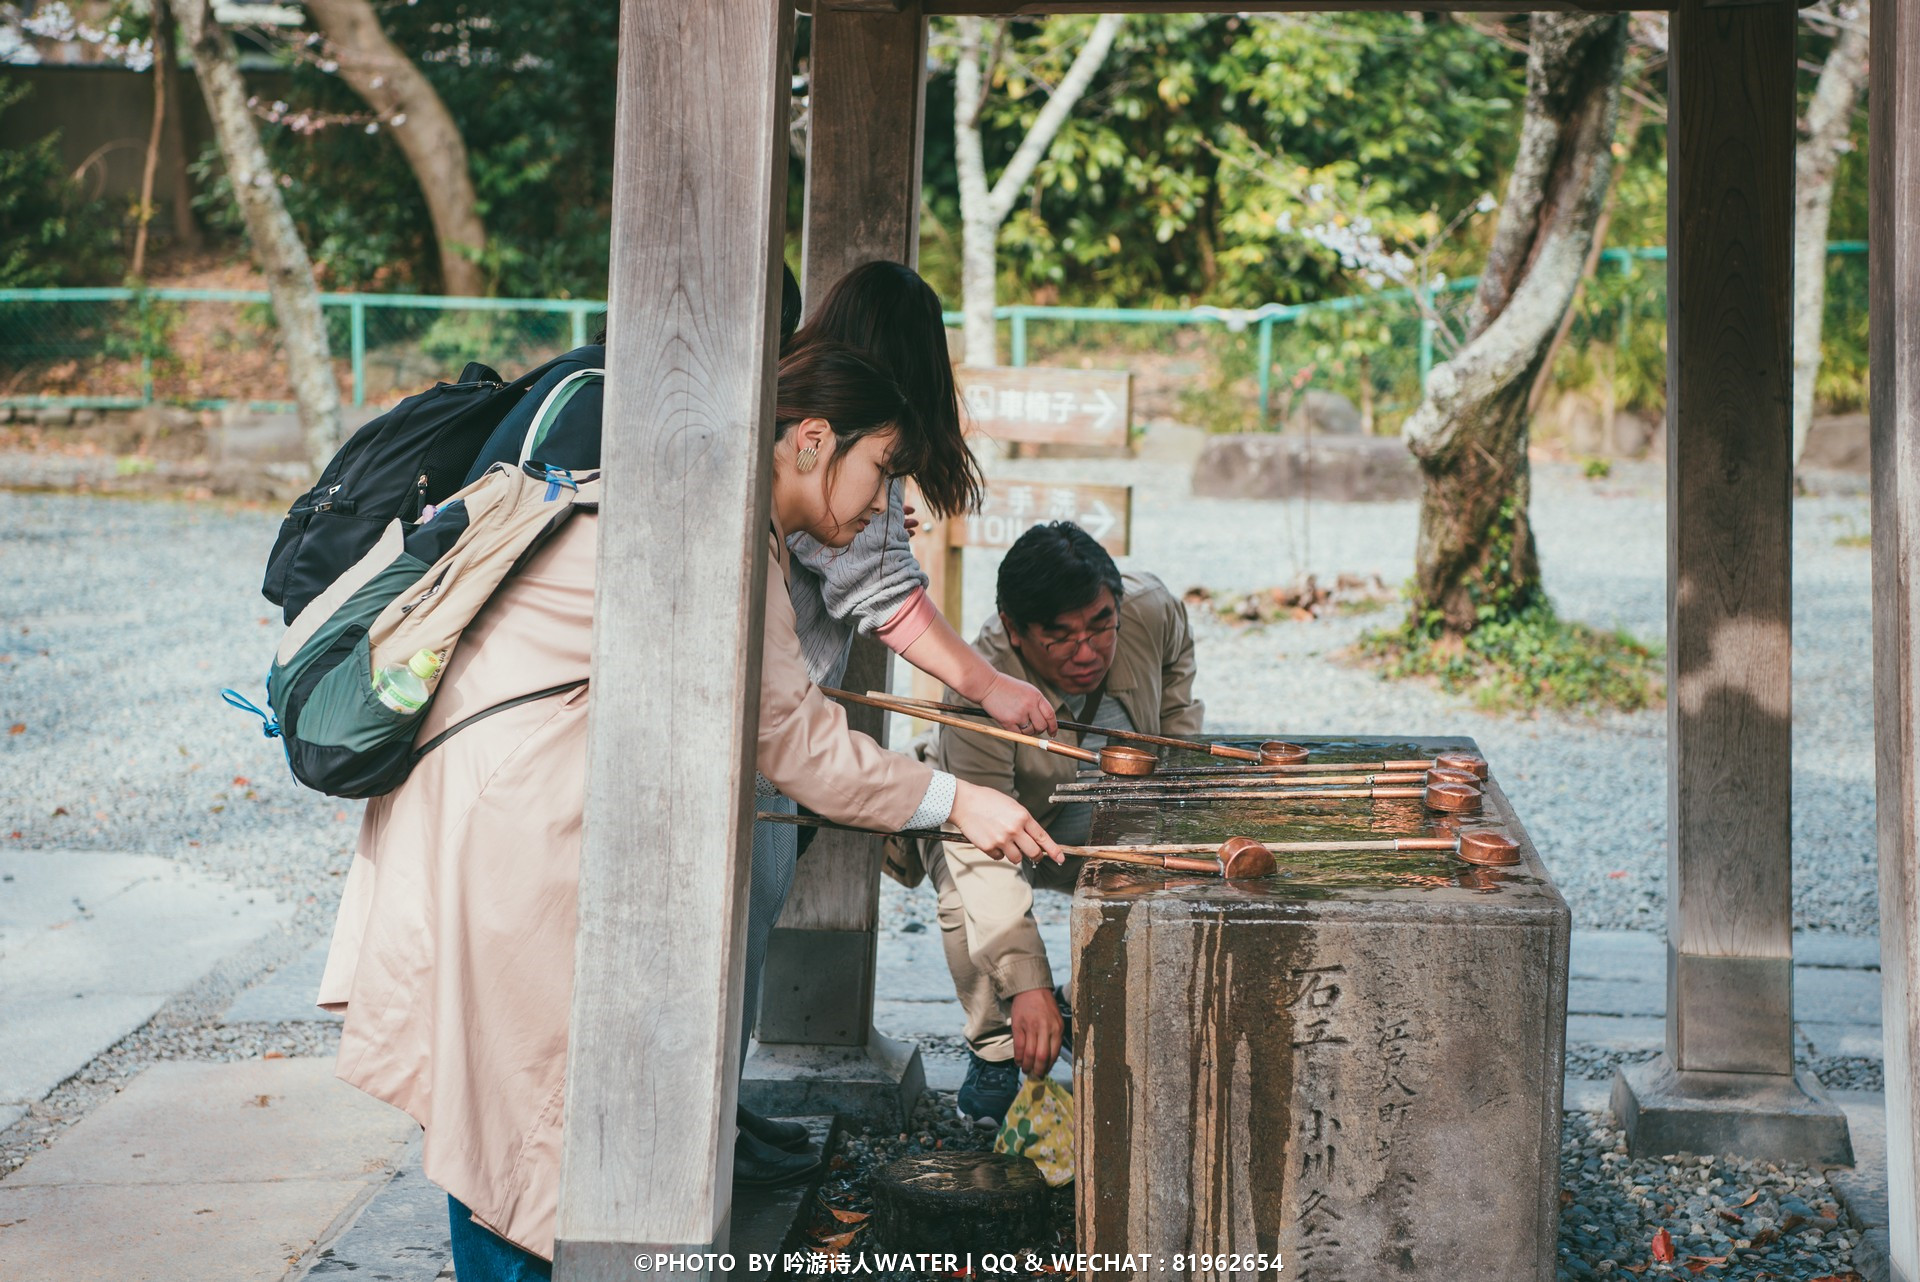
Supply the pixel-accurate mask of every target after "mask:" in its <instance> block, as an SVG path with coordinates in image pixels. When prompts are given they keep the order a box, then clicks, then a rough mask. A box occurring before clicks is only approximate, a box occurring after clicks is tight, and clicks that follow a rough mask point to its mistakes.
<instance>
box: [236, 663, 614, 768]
mask: <svg viewBox="0 0 1920 1282" xmlns="http://www.w3.org/2000/svg"><path fill="white" fill-rule="evenodd" d="M586 684H587V679H586V678H585V677H581V678H580V679H579V680H578V681H569V682H567V683H566V684H564V685H557V686H548V687H547V688H546V689H545V690H535V691H534V692H533V693H532V694H523V695H521V696H520V697H519V698H517V699H508V700H507V701H506V702H504V703H496V704H494V705H493V706H492V707H491V708H482V709H481V710H480V711H478V712H476V713H474V714H473V715H472V716H470V717H462V718H461V719H460V720H458V721H456V722H454V723H453V724H452V725H450V726H448V727H447V728H446V729H445V730H442V731H441V732H440V733H439V734H437V735H435V736H433V738H431V739H429V740H427V741H426V742H425V743H423V744H421V745H420V746H419V747H418V748H415V749H414V750H413V764H414V765H419V764H420V758H422V757H424V756H426V755H427V754H428V753H429V752H432V751H433V750H434V749H435V748H438V747H439V746H440V745H441V744H443V743H445V742H446V741H447V740H449V739H451V738H453V736H454V735H456V734H458V733H459V732H460V731H462V730H465V729H466V728H467V727H468V726H470V725H472V724H473V723H474V722H476V721H485V720H486V719H487V718H488V717H490V716H492V715H493V714H494V713H496V712H505V711H506V710H507V709H508V708H517V707H519V706H520V705H522V704H526V703H533V702H535V701H537V700H540V699H551V698H552V697H553V696H554V695H556V694H566V693H567V692H568V691H570V690H578V689H579V688H580V687H581V686H583V685H586ZM229 702H231V701H229Z"/></svg>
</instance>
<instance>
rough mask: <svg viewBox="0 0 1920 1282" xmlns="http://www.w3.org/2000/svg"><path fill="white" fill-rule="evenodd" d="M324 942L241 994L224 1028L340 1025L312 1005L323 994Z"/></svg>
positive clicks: (226, 1016) (224, 1020) (225, 1018)
mask: <svg viewBox="0 0 1920 1282" xmlns="http://www.w3.org/2000/svg"><path fill="white" fill-rule="evenodd" d="M331 943H332V941H331V940H327V939H323V940H321V941H320V942H319V943H317V944H315V945H314V946H313V947H312V948H309V949H308V950H307V951H306V952H304V953H301V954H300V955H299V956H298V957H295V958H294V959H293V960H292V961H289V962H287V963H286V964H285V965H284V966H281V967H280V968H279V969H277V970H273V971H270V972H268V974H267V975H266V976H265V977H264V978H263V979H261V980H259V981H258V982H257V983H255V984H254V985H253V986H252V987H251V988H248V989H246V990H244V991H243V992H241V993H240V994H239V995H238V996H237V997H235V998H234V999H233V1004H232V1005H231V1006H229V1007H227V1010H226V1013H225V1014H224V1015H222V1016H221V1017H220V1022H221V1023H222V1024H252V1023H273V1024H286V1023H300V1022H304V1021H308V1020H311V1021H314V1022H316V1023H334V1024H337V1023H339V1022H340V1020H341V1017H340V1016H339V1015H338V1014H336V1013H334V1012H333V1011H328V1010H321V1009H320V1008H319V1007H318V1006H315V1005H314V1004H313V999H314V998H315V997H316V996H318V995H319V992H320V976H321V974H322V973H323V972H325V970H326V969H327V948H328V946H329V945H330V944H331Z"/></svg>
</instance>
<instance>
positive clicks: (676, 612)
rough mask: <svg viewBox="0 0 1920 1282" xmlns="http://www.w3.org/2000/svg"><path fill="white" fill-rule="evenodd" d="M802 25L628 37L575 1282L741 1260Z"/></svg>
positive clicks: (573, 1133) (640, 32)
mask: <svg viewBox="0 0 1920 1282" xmlns="http://www.w3.org/2000/svg"><path fill="white" fill-rule="evenodd" d="M792 21H793V20H792V13H791V7H790V6H789V5H788V4H786V3H784V2H783V0H694V2H692V3H687V4H680V5H660V4H651V3H646V2H645V0H626V3H625V4H624V5H623V6H622V12H621V15H620V59H619V104H618V125H617V132H616V156H615V165H614V216H613V254H612V261H613V273H612V280H611V291H610V306H609V317H610V319H611V321H612V332H611V335H610V339H611V343H610V351H609V357H610V359H609V361H608V369H609V371H610V373H609V378H608V389H607V400H608V404H607V414H606V421H607V425H608V430H607V432H606V439H605V445H604V462H605V471H606V477H607V490H608V502H607V504H606V507H605V508H604V510H603V511H602V514H601V516H600V562H599V565H600V568H599V583H600V587H601V589H602V590H601V591H600V592H599V594H598V597H597V600H596V603H595V620H594V649H593V681H594V691H595V694H594V699H593V709H592V713H591V721H590V729H589V744H590V746H589V749H588V754H587V813H586V839H585V844H584V847H583V849H582V852H581V860H580V898H579V921H580V926H579V943H578V949H577V953H576V957H575V963H574V993H573V1012H572V1024H571V1032H570V1037H571V1041H570V1045H569V1048H568V1060H567V1089H566V1099H565V1139H564V1143H563V1148H562V1159H561V1176H560V1210H559V1219H558V1225H557V1238H558V1241H557V1242H556V1244H555V1266H556V1271H555V1276H556V1277H558V1278H561V1279H565V1280H566V1282H597V1280H599V1279H614V1278H631V1277H633V1276H634V1269H633V1259H634V1257H635V1255H636V1254H638V1253H639V1252H640V1251H641V1250H642V1249H643V1248H644V1249H647V1250H653V1249H669V1250H673V1249H677V1250H681V1251H688V1250H691V1251H707V1250H711V1249H713V1244H714V1243H721V1244H723V1245H722V1248H721V1249H724V1243H725V1241H726V1237H727V1232H728V1214H729V1209H730V1198H731V1190H732V1161H733V1108H734V1099H733V1096H734V1069H735V1065H737V1064H738V1062H739V1060H738V1053H739V1051H738V1042H737V1039H738V1037H739V1026H740V1019H739V1013H740V1000H741V998H740V992H741V981H742V969H741V965H742V958H741V949H740V947H739V938H740V935H741V933H742V932H743V930H744V928H745V921H746V904H747V901H746V884H747V866H748V857H749V849H750V846H749V839H750V831H751V829H750V822H751V802H752V796H751V793H752V782H753V758H754V728H755V723H756V720H757V717H758V712H759V690H760V637H761V631H760V630H761V621H762V614H763V610H764V599H763V595H762V594H763V592H764V590H765V584H766V574H767V556H766V553H767V528H768V527H767V506H768V490H767V487H768V479H769V470H770V464H769V462H768V459H769V458H770V456H771V447H770V437H771V434H772V404H773V374H774V352H775V344H776V341H777V326H778V306H779V303H778V300H779V297H780V287H779V282H780V276H779V271H780V260H779V246H780V241H781V222H782V217H783V213H784V210H785V205H786V165H787V117H788V98H789V93H790V90H789V84H790V80H789V76H790V71H789V65H790V58H791V45H792ZM688 530H698V531H699V537H697V538H689V537H687V531H688ZM557 1102H558V1101H556V1103H557ZM667 1271H668V1272H670V1273H675V1274H679V1275H682V1276H700V1277H705V1276H707V1275H709V1274H710V1273H711V1272H713V1271H714V1270H713V1269H712V1268H710V1267H703V1266H700V1265H697V1264H696V1265H693V1266H683V1267H679V1268H671V1269H669V1270H667Z"/></svg>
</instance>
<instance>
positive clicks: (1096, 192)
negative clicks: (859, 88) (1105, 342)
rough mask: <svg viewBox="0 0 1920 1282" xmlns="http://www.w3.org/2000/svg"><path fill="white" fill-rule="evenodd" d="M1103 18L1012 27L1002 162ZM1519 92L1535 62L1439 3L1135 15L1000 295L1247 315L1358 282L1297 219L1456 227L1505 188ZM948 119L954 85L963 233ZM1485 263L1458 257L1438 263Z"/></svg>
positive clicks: (941, 196) (942, 158) (1003, 85)
mask: <svg viewBox="0 0 1920 1282" xmlns="http://www.w3.org/2000/svg"><path fill="white" fill-rule="evenodd" d="M1089 25H1090V23H1089V20H1087V19H1079V18H1073V19H1065V18H1058V19H1054V20H1052V21H1048V22H1041V21H1035V20H1026V19H1018V20H1014V21H1012V22H1011V23H1010V25H1009V40H1008V48H1007V55H1006V56H1005V57H1004V58H1003V59H1002V60H1001V61H1000V63H999V64H998V66H997V68H996V71H995V78H994V92H993V94H992V96H991V97H990V99H989V101H988V106H987V114H986V120H985V143H986V148H987V155H988V168H989V171H990V173H997V172H998V171H999V169H1000V168H1001V167H1002V166H1003V165H1004V164H1005V163H1006V161H1007V160H1008V158H1009V157H1010V156H1011V155H1012V153H1013V150H1014V148H1015V147H1016V146H1017V145H1018V143H1019V140H1020V139H1021V138H1022V137H1024V136H1025V134H1026V132H1027V130H1028V128H1029V127H1030V126H1031V124H1032V122H1033V119H1034V117H1035V116H1036V115H1037V114H1038V113H1039V110H1040V108H1041V107H1042V105H1044V103H1045V100H1046V95H1045V93H1044V92H1042V91H1041V88H1040V84H1041V82H1043V81H1044V82H1045V83H1047V84H1052V83H1055V82H1057V81H1058V79H1059V77H1060V76H1061V75H1063V74H1064V72H1065V70H1066V67H1067V66H1068V65H1069V64H1070V63H1071V61H1072V58H1073V55H1074V53H1075V52H1076V51H1077V50H1078V49H1079V47H1080V45H1081V43H1082V42H1083V41H1084V39H1085V36H1086V32H1087V29H1088V26H1089ZM1523 82H1524V59H1523V58H1522V57H1521V56H1520V55H1518V54H1516V53H1514V52H1513V51H1512V50H1510V49H1508V48H1506V47H1505V46H1503V45H1501V44H1500V43H1498V42H1496V41H1495V40H1493V39H1491V38H1489V37H1488V36H1486V35H1484V34H1482V33H1481V32H1480V31H1478V30H1476V29H1474V28H1472V27H1469V26H1466V25H1464V24H1461V23H1458V22H1455V21H1453V20H1451V19H1450V18H1447V17H1445V16H1440V15H1431V14H1429V15H1420V14H1383V13H1366V14H1324V15H1322V14H1316V15H1295V14H1284V15H1271V16H1257V17H1247V16H1234V15H1218V16H1209V15H1177V16H1165V17H1160V16H1136V17H1134V18H1133V19H1131V20H1130V21H1129V23H1128V25H1127V26H1126V28H1125V29H1124V30H1123V31H1122V34H1121V36H1120V38H1119V40H1118V42H1117V43H1116V45H1115V47H1114V50H1113V52H1112V54H1111V55H1109V57H1108V60H1107V62H1106V65H1105V66H1103V67H1102V68H1101V71H1100V73H1099V74H1098V76H1097V77H1096V78H1095V81H1094V83H1093V85H1092V87H1091V88H1090V89H1089V90H1088V93H1087V96H1086V97H1085V98H1084V99H1083V100H1082V101H1081V104H1080V105H1079V107H1078V108H1077V109H1076V110H1075V112H1074V113H1073V115H1072V116H1071V117H1070V118H1069V119H1068V121H1067V123H1066V124H1065V126H1063V127H1062V129H1061V130H1060V133H1059V135H1058V136H1057V137H1056V138H1055V140H1054V142H1053V145H1052V146H1051V147H1050V148H1049V150H1048V152H1047V155H1046V157H1045V158H1044V159H1043V160H1042V161H1041V163H1040V165H1039V167H1038V169H1037V170H1036V171H1035V176H1034V182H1033V186H1032V190H1031V191H1030V192H1029V193H1028V195H1027V197H1026V199H1025V200H1024V201H1023V203H1022V204H1021V205H1019V206H1018V207H1016V210H1015V212H1014V214H1013V215H1012V216H1011V217H1010V218H1009V219H1008V220H1007V224H1006V226H1005V227H1004V228H1003V229H1002V231H1001V237H1000V247H1001V251H1002V262H1003V271H1004V275H1005V277H1006V286H1007V288H1006V289H1005V290H1004V291H1003V296H1005V297H1009V298H1013V297H1023V296H1024V297H1040V298H1049V299H1051V298H1057V299H1059V300H1061V301H1073V302H1084V303H1107V302H1118V303H1124V304H1127V305H1136V306H1137V305H1141V304H1143V303H1145V302H1147V301H1149V300H1188V301H1191V300H1198V299H1204V300H1205V301H1207V302H1211V303H1215V304H1218V305H1232V306H1243V305H1257V304H1259V303H1265V302H1273V301H1279V302H1292V301H1302V300H1307V299H1314V298H1321V297H1329V296H1333V295H1338V294H1343V293H1347V292H1350V291H1351V290H1352V289H1353V288H1354V284H1353V282H1351V281H1350V280H1349V274H1350V269H1349V268H1347V267H1343V265H1342V263H1341V261H1340V256H1339V254H1338V253H1337V252H1335V251H1331V250H1329V249H1327V248H1325V247H1324V246H1322V245H1320V244H1318V243H1316V242H1315V241H1314V240H1312V239H1311V238H1308V237H1305V236H1303V235H1302V234H1301V228H1303V227H1304V226H1306V225H1307V224H1309V223H1312V222H1316V221H1326V222H1329V223H1338V222H1340V221H1341V220H1347V219H1350V218H1352V217H1353V216H1356V215H1363V216H1365V217H1367V218H1370V219H1371V220H1372V221H1373V224H1374V226H1375V229H1376V230H1378V231H1381V232H1383V233H1384V234H1385V235H1386V236H1387V237H1388V239H1389V240H1390V241H1391V242H1393V243H1395V244H1400V243H1411V242H1413V241H1418V240H1422V239H1424V238H1426V237H1429V236H1431V235H1433V234H1434V233H1436V232H1438V231H1439V230H1440V229H1441V228H1442V227H1443V226H1444V225H1445V224H1446V223H1447V222H1448V221H1449V220H1450V219H1451V218H1452V216H1453V215H1454V214H1455V213H1456V212H1457V211H1459V210H1461V209H1463V208H1467V207H1470V206H1471V205H1472V204H1473V203H1474V202H1475V200H1476V199H1477V198H1478V197H1479V196H1480V195H1481V194H1482V193H1484V192H1488V191H1497V190H1498V175H1499V170H1500V168H1501V166H1502V165H1504V164H1505V163H1506V160H1507V157H1508V154H1509V152H1510V150H1511V147H1512V141H1513V136H1514V126H1515V123H1516V122H1517V119H1518V112H1519V104H1520V99H1521V93H1520V91H1521V89H1522V87H1523ZM952 111H953V108H952V88H951V78H950V77H947V76H941V77H939V78H937V79H936V80H935V82H934V83H933V85H932V86H931V87H930V92H929V124H928V132H927V153H926V154H927V169H926V185H927V200H928V207H929V210H930V213H931V215H932V217H933V218H934V219H935V220H937V221H938V222H939V223H941V224H943V225H944V226H945V227H952V228H957V227H958V226H959V196H958V191H957V187H956V185H955V180H954V178H953V172H954V171H953V166H952V160H951V154H952V142H951V139H952ZM934 257H935V258H936V259H937V260H940V261H942V262H944V261H949V260H948V259H947V255H945V254H941V255H936V256H934ZM1477 257H1478V252H1477V251H1473V250H1469V249H1466V248H1460V249H1457V250H1454V251H1450V254H1449V261H1448V262H1443V263H1441V264H1440V265H1441V266H1443V267H1446V268H1447V269H1448V270H1455V269H1457V268H1459V267H1463V266H1464V267H1465V268H1466V270H1471V266H1470V264H1471V263H1472V262H1473V261H1474V260H1476V259H1477ZM940 283H942V284H944V285H945V286H946V287H947V288H949V289H950V288H952V287H953V286H955V285H957V276H956V279H954V280H952V281H946V282H940Z"/></svg>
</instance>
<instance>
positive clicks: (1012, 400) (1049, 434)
mask: <svg viewBox="0 0 1920 1282" xmlns="http://www.w3.org/2000/svg"><path fill="white" fill-rule="evenodd" d="M954 377H955V378H956V379H957V380H958V382H959V385H960V397H961V400H962V401H964V402H965V403H966V407H967V417H968V418H969V420H970V421H971V426H972V427H973V428H974V429H975V430H976V431H978V432H980V433H981V434H983V435H985V436H989V437H992V438H993V439H994V440H996V441H1022V442H1035V443H1045V444H1055V445H1101V446H1124V445H1126V443H1127V428H1128V424H1129V423H1130V422H1131V421H1132V416H1133V390H1132V389H1133V376H1132V375H1131V374H1129V373H1127V372H1126V371H1125V370H1087V369H1042V368H1038V367H1034V366H1023V367H1018V368H1015V367H1010V366H994V367H991V368H978V367H974V366H963V367H962V368H960V369H956V370H955V371H954Z"/></svg>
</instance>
